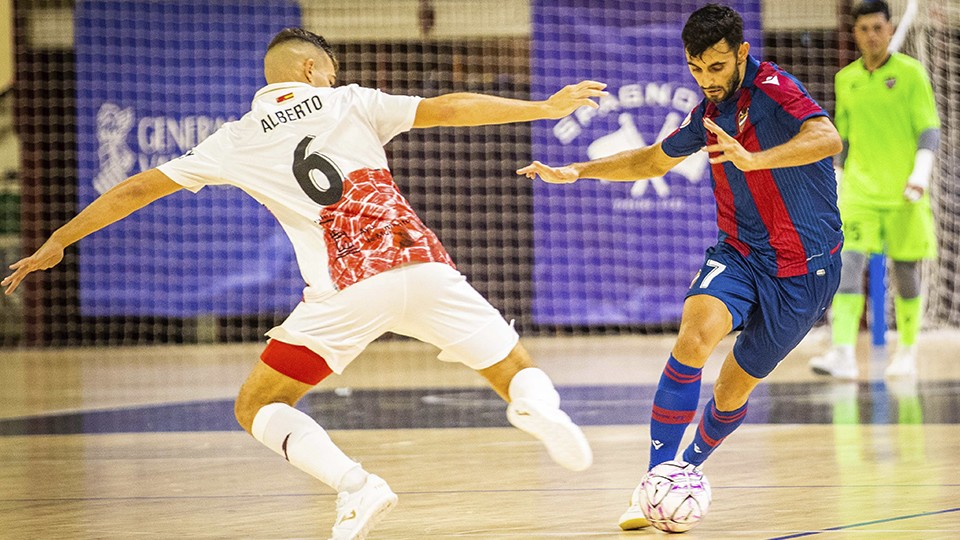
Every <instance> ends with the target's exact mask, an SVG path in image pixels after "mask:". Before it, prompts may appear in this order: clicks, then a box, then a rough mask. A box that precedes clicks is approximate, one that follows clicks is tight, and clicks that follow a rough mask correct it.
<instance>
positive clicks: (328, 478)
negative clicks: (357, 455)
mask: <svg viewBox="0 0 960 540" xmlns="http://www.w3.org/2000/svg"><path fill="white" fill-rule="evenodd" d="M250 431H251V432H252V433H253V437H254V438H255V439H257V440H258V441H260V442H261V443H263V444H264V445H265V446H266V447H267V448H269V449H271V450H273V451H274V452H276V453H278V454H280V455H281V456H283V457H284V458H286V460H287V461H289V462H290V464H291V465H293V466H294V467H296V468H298V469H300V470H301V471H303V472H305V473H307V474H309V475H310V476H312V477H314V478H316V479H317V480H320V481H321V482H323V483H324V484H326V485H328V486H330V487H332V488H333V489H335V490H337V491H351V490H354V491H355V490H357V489H359V488H360V487H362V486H363V484H364V483H365V482H366V480H367V472H366V471H364V470H363V467H361V466H360V464H359V463H357V462H356V461H353V460H352V459H350V458H349V457H347V455H346V454H344V453H343V451H341V450H340V449H339V448H337V445H336V444H334V443H333V441H332V440H330V436H329V435H327V432H326V431H324V430H323V428H322V427H320V424H317V423H316V422H315V421H314V420H313V418H310V416H308V415H306V414H304V413H303V412H301V411H298V410H297V409H294V408H293V407H291V406H289V405H287V404H286V403H271V404H269V405H264V406H263V407H261V408H260V410H259V411H257V415H256V416H255V417H254V419H253V427H252V429H251V430H250ZM348 488H349V489H348Z"/></svg>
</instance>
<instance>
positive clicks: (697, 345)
mask: <svg viewBox="0 0 960 540" xmlns="http://www.w3.org/2000/svg"><path fill="white" fill-rule="evenodd" d="M721 337H722V336H721ZM719 341H720V339H719V338H717V337H716V335H714V333H713V332H710V331H709V330H707V329H705V328H692V329H689V328H688V329H681V331H680V335H679V336H678V337H677V345H676V346H675V347H674V350H673V356H674V358H676V359H677V361H678V362H680V363H681V364H684V365H688V366H690V367H703V364H704V363H705V362H706V361H707V358H708V357H709V356H710V353H712V352H713V349H714V348H715V347H716V346H717V343H718V342H719Z"/></svg>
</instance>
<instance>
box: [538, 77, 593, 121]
mask: <svg viewBox="0 0 960 540" xmlns="http://www.w3.org/2000/svg"><path fill="white" fill-rule="evenodd" d="M606 87H607V85H606V84H605V83H602V82H597V81H580V82H578V83H577V84H570V85H567V86H564V87H563V88H561V89H560V91H559V92H557V93H556V94H554V95H552V96H550V97H549V98H547V101H546V102H545V104H546V106H547V111H548V115H547V118H563V117H564V116H567V115H568V114H570V113H572V112H573V111H575V110H577V109H579V108H580V107H590V108H593V109H596V108H597V107H599V106H600V104H599V103H597V102H596V101H594V100H593V98H599V97H601V96H605V95H607V93H606V92H604V91H603V89H604V88H606Z"/></svg>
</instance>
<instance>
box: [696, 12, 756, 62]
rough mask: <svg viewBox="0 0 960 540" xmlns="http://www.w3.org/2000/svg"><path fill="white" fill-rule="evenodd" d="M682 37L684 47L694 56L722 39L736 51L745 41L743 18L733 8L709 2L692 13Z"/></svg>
mask: <svg viewBox="0 0 960 540" xmlns="http://www.w3.org/2000/svg"><path fill="white" fill-rule="evenodd" d="M680 37H681V38H682V39H683V48H684V49H686V50H687V53H688V54H689V55H690V56H692V57H694V58H699V57H700V56H701V55H702V54H703V53H704V51H706V50H707V49H709V48H710V47H712V46H714V45H715V44H716V43H717V42H719V41H720V40H724V41H726V42H727V45H729V46H730V50H732V51H734V52H736V50H737V47H739V46H740V44H741V43H743V19H742V18H741V17H740V14H739V13H737V12H736V11H735V10H733V9H732V8H729V7H727V6H721V5H719V4H707V5H705V6H703V7H702V8H700V9H698V10H696V11H694V12H693V13H692V14H690V18H689V19H687V23H686V24H685V25H683V32H682V33H681V34H680Z"/></svg>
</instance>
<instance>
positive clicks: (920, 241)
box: [840, 198, 937, 261]
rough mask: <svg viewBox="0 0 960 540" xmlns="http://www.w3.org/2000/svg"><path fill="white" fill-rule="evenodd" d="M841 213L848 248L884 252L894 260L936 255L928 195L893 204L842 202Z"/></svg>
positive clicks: (927, 257) (913, 259) (914, 259)
mask: <svg viewBox="0 0 960 540" xmlns="http://www.w3.org/2000/svg"><path fill="white" fill-rule="evenodd" d="M840 217H841V218H842V219H843V236H844V240H843V249H844V250H846V251H857V252H861V253H885V254H886V255H887V256H888V257H890V258H891V259H893V260H895V261H918V260H920V259H932V258H934V257H936V256H937V236H936V231H935V228H934V224H933V213H932V212H931V211H930V201H929V200H928V199H926V198H924V199H922V200H920V201H919V202H916V203H908V202H904V203H903V204H901V205H899V206H896V207H894V208H882V207H877V206H868V205H864V204H856V203H845V204H841V205H840Z"/></svg>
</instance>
